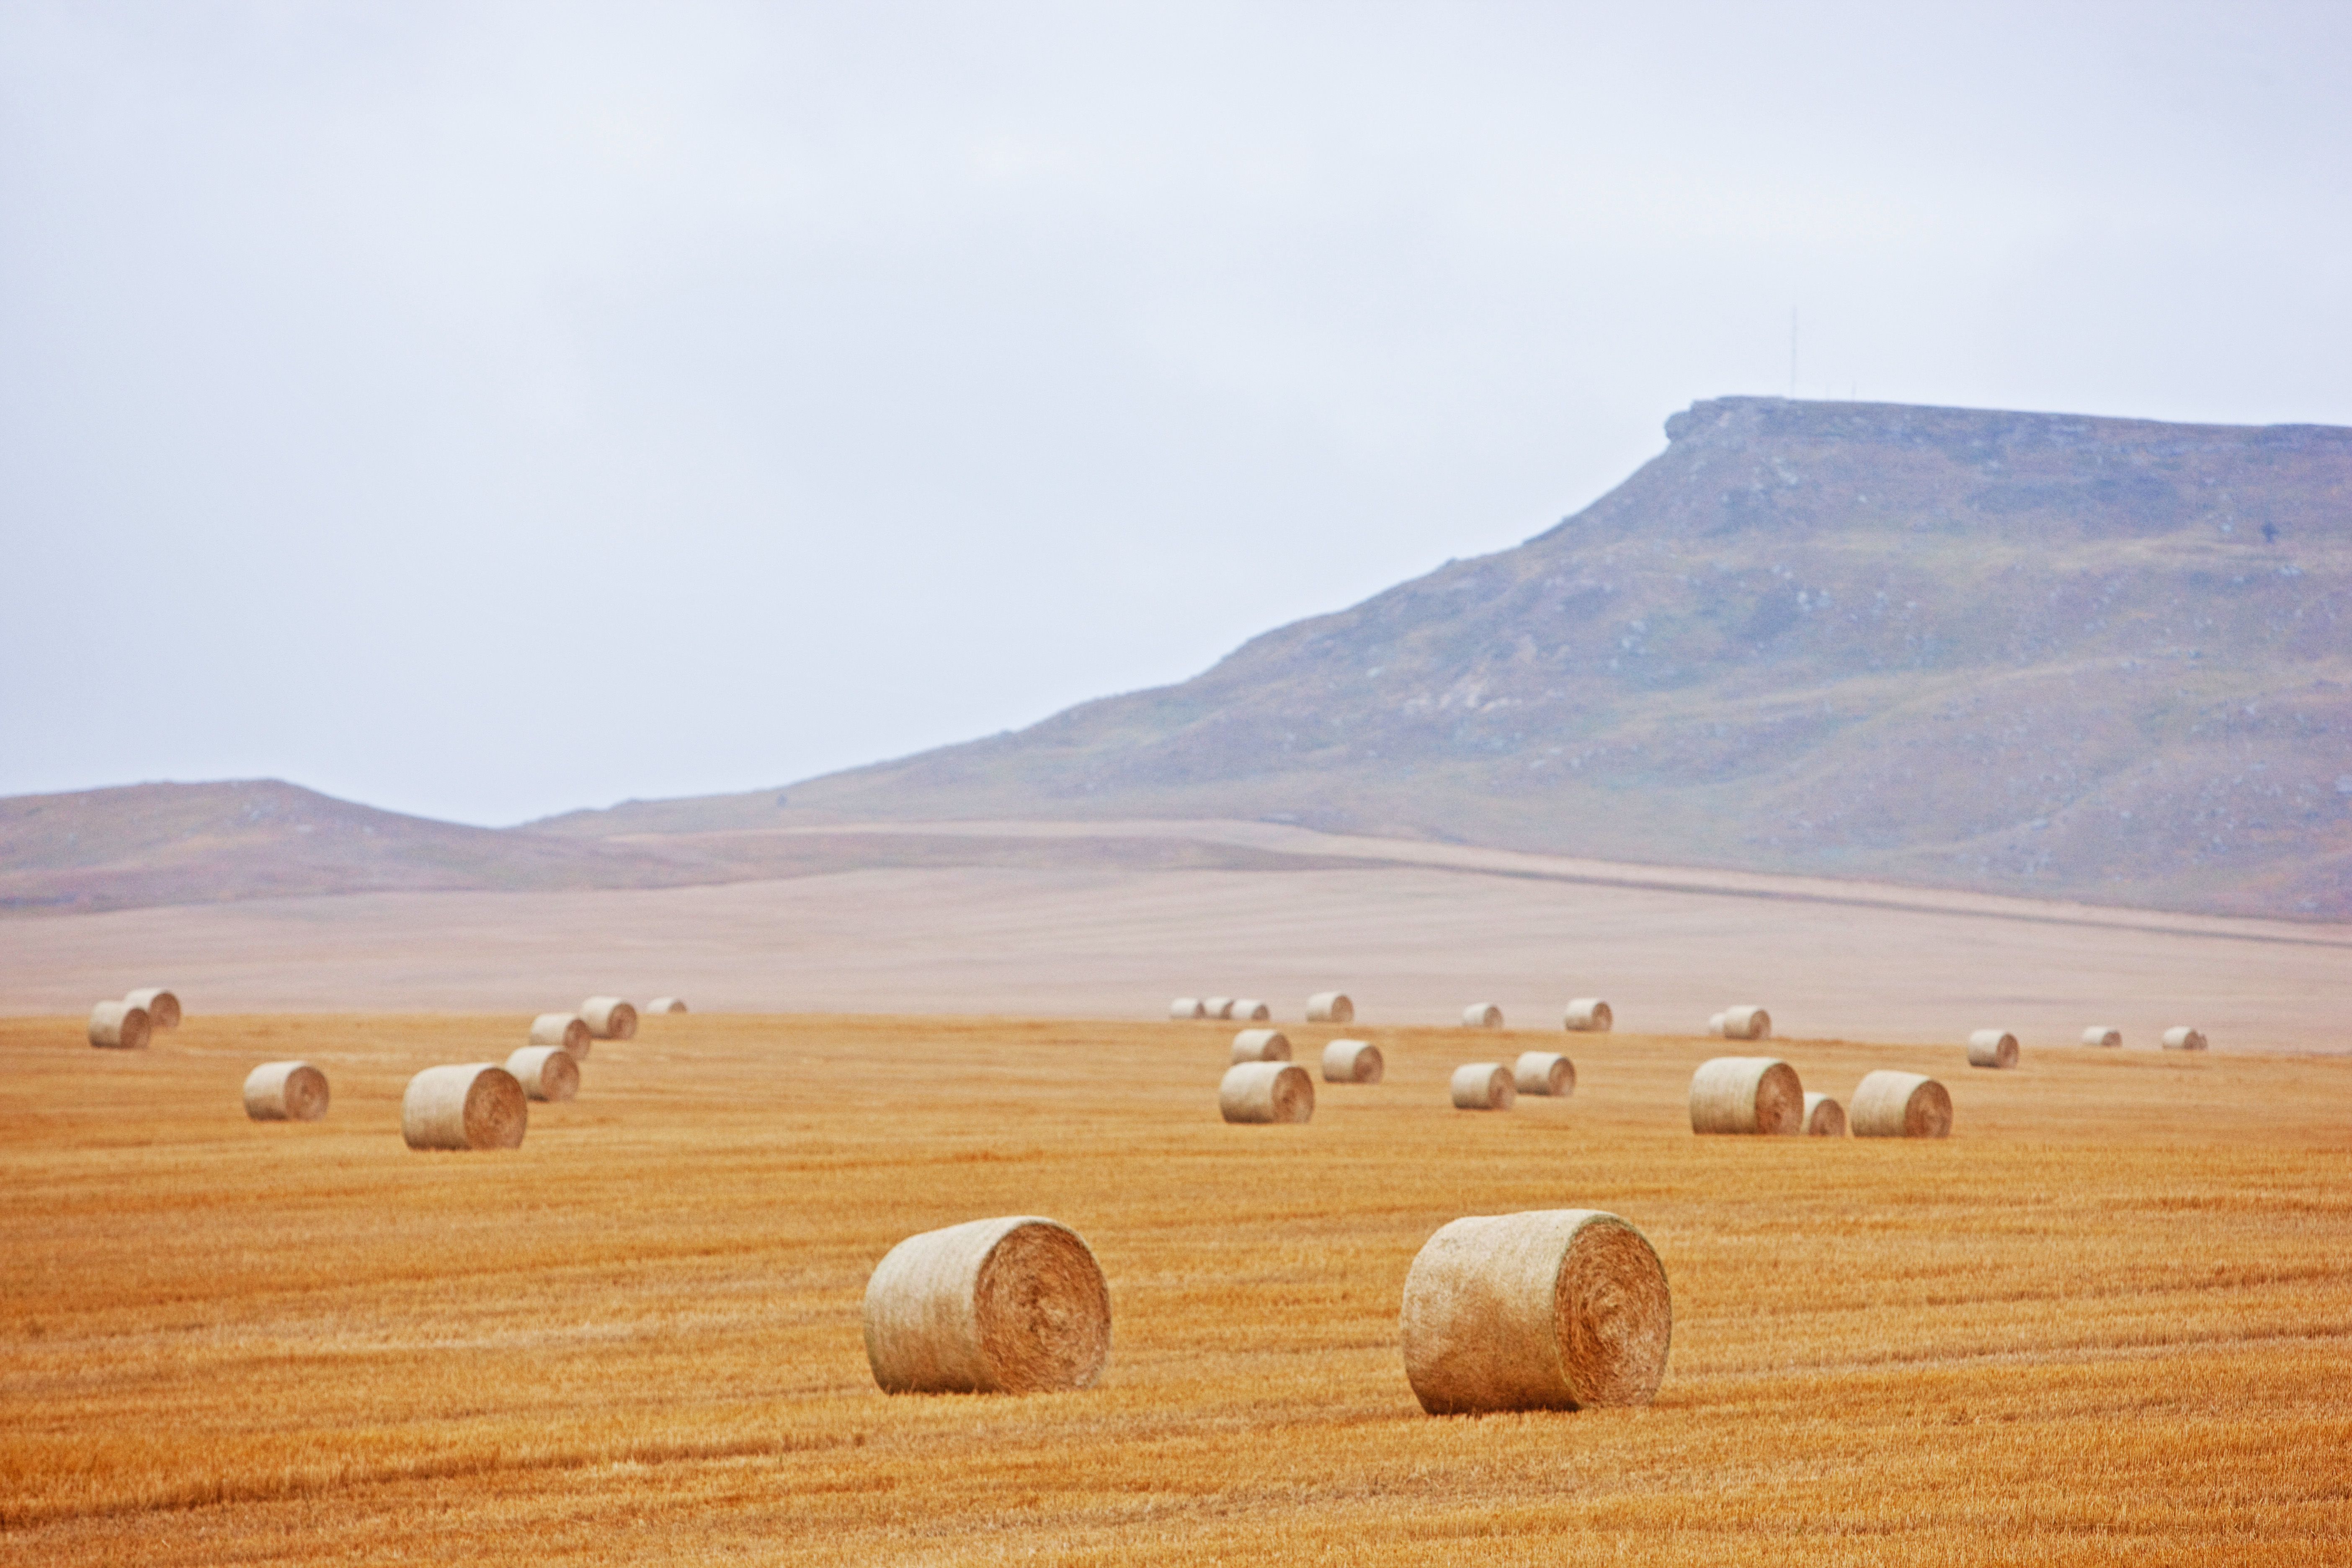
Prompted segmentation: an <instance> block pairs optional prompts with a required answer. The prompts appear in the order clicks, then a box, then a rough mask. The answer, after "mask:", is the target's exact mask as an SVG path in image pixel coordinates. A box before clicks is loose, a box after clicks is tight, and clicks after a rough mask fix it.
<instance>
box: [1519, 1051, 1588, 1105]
mask: <svg viewBox="0 0 2352 1568" xmlns="http://www.w3.org/2000/svg"><path fill="white" fill-rule="evenodd" d="M1511 1082H1512V1084H1513V1085H1514V1086H1515V1087H1516V1088H1517V1089H1518V1091H1519V1092H1520V1093H1521V1094H1548V1095H1551V1096H1553V1097H1554V1098H1556V1099H1563V1100H1564V1099H1566V1098H1567V1097H1568V1096H1570V1095H1571V1094H1574V1093H1575V1092H1576V1064H1575V1063H1574V1062H1572V1061H1570V1060H1569V1059H1568V1058H1566V1057H1564V1056H1561V1055H1560V1054H1559V1052H1558V1051H1522V1052H1520V1053H1519V1059H1518V1060H1517V1061H1516V1062H1514V1063H1512V1064H1511Z"/></svg>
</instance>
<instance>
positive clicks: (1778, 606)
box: [535, 398, 2352, 919]
mask: <svg viewBox="0 0 2352 1568" xmlns="http://www.w3.org/2000/svg"><path fill="white" fill-rule="evenodd" d="M1666 434H1667V437H1668V442H1669V444H1668V446H1667V448H1666V450H1665V451H1664V453H1663V454H1662V455H1661V456H1659V457H1658V458H1655V459H1654V460H1653V461H1652V462H1650V463H1648V464H1647V465H1645V466H1644V467H1643V468H1642V469H1641V470H1640V471H1638V472H1637V473H1635V474H1634V475H1633V478H1632V479H1628V480H1627V481H1626V482H1625V483H1624V484H1623V485H1622V486H1620V487H1619V488H1618V489H1615V490H1613V491H1612V492H1611V493H1610V494H1609V495H1607V496H1605V497H1603V498H1602V499H1601V500H1599V501H1597V502H1595V503H1594V504H1593V505H1592V506H1591V507H1589V508H1587V509H1586V510H1583V511H1581V512H1580V513H1578V514H1577V515H1575V516H1574V517H1571V518H1570V519H1568V520H1567V521H1564V522H1562V523H1561V524H1559V526H1558V527H1557V528H1554V529H1552V530H1550V531H1548V532H1546V533H1543V534H1540V535H1538V536H1537V537H1536V538H1534V539H1531V540H1529V541H1528V542H1526V543H1525V544H1523V545H1520V546H1518V547H1517V548H1516V549H1512V550H1507V551H1504V552H1500V553H1497V554H1494V555H1489V556H1485V557H1482V558H1479V559H1476V560H1470V561H1459V562H1453V563H1448V564H1446V565H1445V566H1444V567H1443V568H1441V569H1439V570H1438V571H1436V572H1433V573H1431V574H1429V575H1427V576H1425V577H1422V578H1419V579H1417V580H1415V581H1413V582H1410V583H1406V584H1402V585H1401V586H1399V587H1396V588H1393V589H1391V590H1389V591H1388V592H1386V593H1383V594H1381V595H1377V596H1375V597H1373V598H1371V599H1369V600H1367V601H1365V602H1364V603H1363V604H1360V605H1356V606H1355V607H1353V608H1352V609H1349V610H1345V611H1342V612H1340V613H1339V614H1336V615H1329V616H1318V617H1315V618H1313V619H1309V620H1305V621H1300V622H1298V623H1297V624H1295V625H1292V626H1285V627H1283V628H1281V629H1279V630H1277V631H1273V632H1269V633H1267V634H1266V635H1265V636H1263V637H1257V638H1255V639H1254V640H1253V641H1251V642H1249V643H1248V644H1246V645H1244V647H1241V648H1240V649H1239V650H1237V651H1236V652H1234V654H1233V655H1231V656H1230V657H1229V658H1225V659H1223V661H1221V662H1220V663H1219V664H1217V665H1216V666H1215V667H1214V668H1212V669H1210V670H1208V671H1207V672H1206V673H1204V674H1202V675H1201V676H1199V677H1197V678H1196V679H1192V680H1188V681H1185V682H1183V683H1181V684H1180V685H1176V686H1170V687H1165V688H1161V689H1156V690H1150V691H1143V692H1137V693H1133V694H1130V695H1128V696H1123V697H1115V698H1109V699H1106V700H1100V701H1095V702H1089V703H1086V704H1083V705H1081V706H1079V707H1076V708H1073V709H1071V710H1067V711H1066V712H1064V713H1061V714H1058V715H1056V716H1055V717H1054V718H1051V719H1048V720H1046V721H1044V722H1042V723H1040V724H1037V725H1034V726H1033V727H1031V728H1029V729H1027V730H1024V731H1019V732H1017V733H1013V734H1005V735H1000V736H996V737H992V738H991V739H987V740H982V741H975V742H969V743H967V744H962V745H957V746H950V747H947V748H944V749H942V750H939V751H934V752H925V753H923V754H921V755H919V756H914V757H909V758H906V759H903V760H901V761H898V762H892V763H881V764H877V765H875V766H871V767H865V768H858V769H855V770H852V771H849V772H847V773H836V774H833V775H830V776H828V777H825V778H821V779H817V780H814V781H811V782H809V783H806V784H795V785H793V786H792V787H791V788H790V790H789V791H788V792H782V793H781V794H780V793H779V792H775V791H761V792H758V793H755V794H751V795H730V796H714V797H709V798H706V799H701V800H690V801H675V802H656V803H635V804H632V805H627V806H623V807H619V808H615V809H614V810H612V811H607V812H593V813H575V814H572V815H571V816H565V817H561V818H556V819H553V820H551V821H549V822H546V823H542V824H538V825H535V832H536V836H538V837H547V838H557V839H564V838H569V839H573V840H590V839H600V838H609V837H614V836H619V835H627V836H631V838H632V841H633V842H635V843H637V844H640V845H643V844H646V843H648V842H650V839H649V838H648V837H646V836H649V835H650V836H659V835H664V834H675V833H698V832H709V831H712V830H722V829H731V830H738V831H740V830H745V829H758V828H767V827H775V826H788V825H792V824H796V823H824V822H838V821H852V820H858V819H874V818H898V819H921V818H933V817H937V818H967V819H969V818H991V817H1041V816H1042V817H1085V818H1118V817H1135V816H1220V817H1259V818H1269V819H1272V820H1276V821H1281V822H1296V823H1299V824H1303V825H1306V826H1314V827H1320V828H1327V829H1331V830H1346V831H1351V832H1358V833H1368V834H1378V835H1388V836H1397V837H1425V838H1437V839H1448V840H1467V841H1472V842H1476V843H1482V844H1490V845H1497V846H1505V847H1518V848H1529V849H1546V850H1553V851H1560V852H1566V853H1572V854H1578V855H1589V856H1596V857H1602V858H1612V859H1621V860H1641V861H1650V862H1657V863H1665V864H1678V865H1701V866H1716V867H1727V868H1749V869H1757V870H1773V871H1801V872H1811V873H1817V874H1830V875H1849V876H1868V877H1872V878H1880V879H1894V880H1900V881H1908V882H1913V883H1921V884H1927V885H1934V886H1943V887H1955V888H1965V889H1979V890H1989V891H1998V892H2006V893H2018V894H2024V895H2029V896H2038V897H2067V898H2076V899H2084V900H2092V901H2096V902H2104V903H2123V904H2137V905H2146V906H2152V907H2157V908H2170V909H2183V910H2208V911H2212V912H2221V913H2239V914H2259V915H2283V916H2288V917H2295V916H2300V917H2304V918H2312V917H2322V918H2332V919H2343V918H2346V917H2347V916H2352V594H2347V589H2352V430H2345V429H2339V428H2331V427H2321V426H2270V427H2264V428H2242V427H2231V426H2188V425H2167V424H2158V423H2152V422H2148V421H2140V420H2124V419H2097V418H2087V417H2077V416H2057V415H2038V414H2012V413H1998V412H1982V411H1973V410H1966V409H1948V408H1922V407H1907V406H1901V405H1877V404H1837V403H1800V402H1788V401H1783V400H1781V399H1778V398H1724V399H1719V400H1716V401H1712V402H1705V403H1700V404H1697V405H1694V406H1693V407H1691V408H1690V409H1688V410H1687V411H1685V412H1684V413H1681V414H1678V415H1676V416H1674V417H1673V418H1672V419H1670V420H1669V421H1667V425H1666Z"/></svg>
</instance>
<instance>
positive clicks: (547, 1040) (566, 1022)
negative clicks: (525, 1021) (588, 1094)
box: [530, 1013, 596, 1061]
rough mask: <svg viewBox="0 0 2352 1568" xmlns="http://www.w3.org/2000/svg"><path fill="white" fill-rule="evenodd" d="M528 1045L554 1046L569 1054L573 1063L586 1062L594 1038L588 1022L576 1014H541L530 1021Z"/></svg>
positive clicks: (594, 1041)
mask: <svg viewBox="0 0 2352 1568" xmlns="http://www.w3.org/2000/svg"><path fill="white" fill-rule="evenodd" d="M530 1043H531V1044H532V1045H534V1046H554V1047H558V1048H559V1049H562V1050H565V1051H569V1052H571V1053H572V1059H573V1060H575V1061H586V1060H587V1059H588V1051H589V1048H590V1047H593V1045H594V1044H595V1043H596V1037H595V1035H594V1034H593V1032H592V1031H591V1030H590V1029H589V1027H588V1020H587V1019H585V1018H583V1017H582V1016H580V1015H579V1014H577V1013H541V1015H540V1016H538V1017H536V1018H533V1019H532V1020H531V1021H530Z"/></svg>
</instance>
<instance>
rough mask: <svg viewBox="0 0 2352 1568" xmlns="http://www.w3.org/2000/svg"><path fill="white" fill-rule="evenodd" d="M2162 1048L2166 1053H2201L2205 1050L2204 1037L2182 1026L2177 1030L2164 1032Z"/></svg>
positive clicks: (2186, 1026)
mask: <svg viewBox="0 0 2352 1568" xmlns="http://www.w3.org/2000/svg"><path fill="white" fill-rule="evenodd" d="M2164 1048H2165V1049H2166V1050H2168V1051H2201V1050H2203V1049H2204V1048H2205V1037H2204V1035H2202V1034H2201V1033H2200V1032H2199V1031H2198V1030H2195V1029H2192V1028H2190V1027H2189V1026H2188V1025H2186V1024H2183V1025H2181V1026H2179V1027H2178V1028H2171V1029H2167V1030H2165V1031H2164Z"/></svg>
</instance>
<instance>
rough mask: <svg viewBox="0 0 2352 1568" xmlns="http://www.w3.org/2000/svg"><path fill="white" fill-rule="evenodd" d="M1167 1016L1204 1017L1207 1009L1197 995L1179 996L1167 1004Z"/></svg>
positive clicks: (1206, 1014) (1207, 1013) (1207, 1011)
mask: <svg viewBox="0 0 2352 1568" xmlns="http://www.w3.org/2000/svg"><path fill="white" fill-rule="evenodd" d="M1168 1016H1170V1017H1171V1018H1205V1017H1207V1016H1209V1010H1208V1009H1207V1008H1206V1007H1203V1006H1202V1005H1201V999H1200V998H1199V997H1198V996H1179V997H1177V998H1176V1000H1174V1001H1173V1002H1171V1003H1169V1004H1168Z"/></svg>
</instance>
